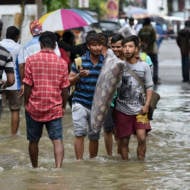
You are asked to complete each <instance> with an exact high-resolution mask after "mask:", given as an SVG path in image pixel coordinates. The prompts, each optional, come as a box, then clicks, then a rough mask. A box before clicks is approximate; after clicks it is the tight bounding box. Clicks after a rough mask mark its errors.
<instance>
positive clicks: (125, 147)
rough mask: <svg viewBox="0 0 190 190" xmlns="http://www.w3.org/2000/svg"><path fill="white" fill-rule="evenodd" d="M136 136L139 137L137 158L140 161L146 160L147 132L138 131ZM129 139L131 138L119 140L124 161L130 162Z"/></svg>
mask: <svg viewBox="0 0 190 190" xmlns="http://www.w3.org/2000/svg"><path fill="white" fill-rule="evenodd" d="M136 135H137V142H138V146H137V157H138V159H139V160H144V159H145V154H146V131H145V130H144V129H138V130H137V131H136ZM129 139H130V137H125V138H121V139H119V147H120V152H121V158H122V159H123V160H128V152H129Z"/></svg>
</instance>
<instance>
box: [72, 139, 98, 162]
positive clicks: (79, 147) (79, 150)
mask: <svg viewBox="0 0 190 190" xmlns="http://www.w3.org/2000/svg"><path fill="white" fill-rule="evenodd" d="M74 149H75V156H76V159H77V160H82V159H83V154H84V137H83V136H82V137H75V142H74ZM89 154H90V158H94V157H96V156H97V154H98V140H90V141H89Z"/></svg>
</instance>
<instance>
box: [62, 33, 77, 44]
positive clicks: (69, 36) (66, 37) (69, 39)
mask: <svg viewBox="0 0 190 190" xmlns="http://www.w3.org/2000/svg"><path fill="white" fill-rule="evenodd" d="M62 41H64V42H66V43H68V44H70V45H71V46H74V45H75V35H74V34H73V32H72V31H69V30H68V31H65V32H64V33H63V35H62Z"/></svg>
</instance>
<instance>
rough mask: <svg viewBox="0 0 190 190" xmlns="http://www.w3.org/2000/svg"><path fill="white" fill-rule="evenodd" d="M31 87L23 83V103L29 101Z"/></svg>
mask: <svg viewBox="0 0 190 190" xmlns="http://www.w3.org/2000/svg"><path fill="white" fill-rule="evenodd" d="M31 90H32V87H31V86H29V85H27V84H25V83H24V105H26V104H27V103H28V101H29V98H30V94H31Z"/></svg>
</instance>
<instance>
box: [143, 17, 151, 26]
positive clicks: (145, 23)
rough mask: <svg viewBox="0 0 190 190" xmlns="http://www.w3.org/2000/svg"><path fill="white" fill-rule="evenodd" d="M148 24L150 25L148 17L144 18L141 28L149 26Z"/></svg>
mask: <svg viewBox="0 0 190 190" xmlns="http://www.w3.org/2000/svg"><path fill="white" fill-rule="evenodd" d="M150 24H151V19H150V18H149V17H146V18H144V20H143V26H146V25H150Z"/></svg>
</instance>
